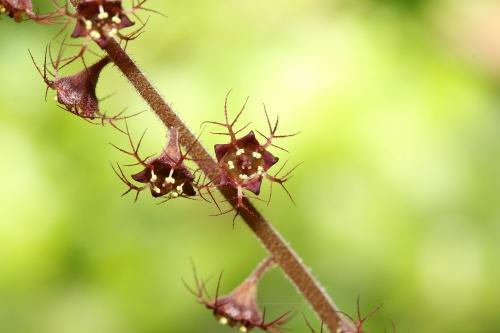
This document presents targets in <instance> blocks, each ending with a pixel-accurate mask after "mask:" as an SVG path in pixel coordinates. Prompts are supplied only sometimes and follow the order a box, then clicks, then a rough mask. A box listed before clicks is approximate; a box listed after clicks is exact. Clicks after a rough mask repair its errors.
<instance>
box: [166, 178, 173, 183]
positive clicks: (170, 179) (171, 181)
mask: <svg viewBox="0 0 500 333" xmlns="http://www.w3.org/2000/svg"><path fill="white" fill-rule="evenodd" d="M174 183H175V179H174V178H173V177H167V178H165V184H174Z"/></svg>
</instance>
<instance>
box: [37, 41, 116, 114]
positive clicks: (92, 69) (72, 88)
mask: <svg viewBox="0 0 500 333" xmlns="http://www.w3.org/2000/svg"><path fill="white" fill-rule="evenodd" d="M49 52H50V49H49V47H47V49H46V54H45V62H44V67H43V71H42V70H41V69H40V68H39V67H38V66H37V65H36V62H35V60H34V58H33V56H32V59H33V63H34V64H35V66H36V68H37V70H38V72H39V73H40V75H41V76H42V78H43V80H44V81H45V83H46V84H47V89H48V88H51V89H53V90H55V91H56V100H57V102H59V103H60V104H61V105H63V106H64V108H65V109H66V110H68V111H69V112H71V113H73V114H75V115H78V116H80V117H83V118H85V119H90V120H92V119H95V118H102V117H103V115H102V114H101V112H100V110H99V99H98V98H97V95H96V86H97V82H98V80H99V76H100V74H101V72H102V70H103V69H104V67H106V65H107V64H109V63H110V62H111V59H110V58H109V57H107V56H106V57H104V58H102V59H100V60H99V61H97V62H96V63H94V64H93V65H91V66H89V67H86V68H84V69H83V70H81V71H80V72H78V73H76V74H72V75H69V76H63V77H60V76H59V74H58V69H59V60H60V55H59V56H58V59H57V60H55V61H53V63H52V66H53V71H54V73H51V71H50V70H49V69H48V68H47V53H49ZM49 74H53V79H50V78H49V76H48V75H49ZM109 119H111V118H109Z"/></svg>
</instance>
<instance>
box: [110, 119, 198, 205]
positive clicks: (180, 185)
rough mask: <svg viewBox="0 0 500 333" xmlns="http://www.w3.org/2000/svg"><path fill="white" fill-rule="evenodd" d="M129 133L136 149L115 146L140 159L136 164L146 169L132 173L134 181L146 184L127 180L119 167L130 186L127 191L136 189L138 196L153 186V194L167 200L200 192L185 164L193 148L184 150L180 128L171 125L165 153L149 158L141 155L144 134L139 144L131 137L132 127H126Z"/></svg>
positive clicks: (118, 172) (124, 180)
mask: <svg viewBox="0 0 500 333" xmlns="http://www.w3.org/2000/svg"><path fill="white" fill-rule="evenodd" d="M126 134H127V135H128V137H129V142H130V146H131V148H132V151H131V152H130V151H126V150H124V149H121V148H118V147H116V146H115V147H116V148H117V149H119V150H120V151H122V152H124V153H126V154H128V155H130V156H132V157H134V158H135V159H136V160H137V163H136V165H141V166H142V168H143V169H142V170H141V171H140V172H138V173H135V174H133V175H132V179H133V180H135V181H136V182H138V183H141V184H142V185H139V186H138V185H135V184H133V183H132V182H131V181H129V180H128V179H127V177H126V176H125V174H124V173H123V171H122V169H121V167H120V166H118V171H117V170H116V169H115V172H116V174H117V175H118V177H119V178H120V179H121V180H122V181H123V182H124V183H125V184H126V185H127V186H128V187H129V189H128V190H127V191H126V192H125V193H124V194H127V193H129V192H131V191H136V193H137V195H136V199H137V197H138V195H139V193H140V192H142V191H143V190H146V189H149V190H150V191H151V195H152V196H153V197H155V198H158V197H163V198H166V199H167V200H169V199H174V198H177V197H192V196H195V195H196V190H195V179H194V176H193V174H192V173H191V171H190V170H189V168H188V167H187V166H186V165H185V163H184V162H185V160H186V157H187V155H188V154H189V149H188V150H187V151H186V152H185V153H182V152H181V148H180V146H179V132H178V130H177V128H176V127H170V128H169V141H168V144H167V146H166V147H165V148H164V149H163V151H162V152H161V154H159V155H158V156H156V157H151V158H146V159H143V158H141V157H140V156H139V148H140V145H141V142H142V138H143V137H144V134H143V136H142V137H141V139H140V140H139V142H138V144H137V145H135V144H134V143H133V141H132V139H131V136H130V132H129V129H128V126H126Z"/></svg>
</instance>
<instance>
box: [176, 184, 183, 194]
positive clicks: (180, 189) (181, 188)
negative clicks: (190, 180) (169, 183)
mask: <svg viewBox="0 0 500 333" xmlns="http://www.w3.org/2000/svg"><path fill="white" fill-rule="evenodd" d="M183 187H184V183H182V184H180V185H179V186H177V192H178V193H179V194H181V193H182V192H184V189H183Z"/></svg>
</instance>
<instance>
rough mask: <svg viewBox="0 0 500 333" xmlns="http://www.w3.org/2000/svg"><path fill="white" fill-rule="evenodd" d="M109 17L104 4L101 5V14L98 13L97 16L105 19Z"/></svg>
mask: <svg viewBox="0 0 500 333" xmlns="http://www.w3.org/2000/svg"><path fill="white" fill-rule="evenodd" d="M108 17H109V14H108V12H105V11H104V8H102V5H99V14H98V15H97V18H98V19H99V20H105V19H107V18H108Z"/></svg>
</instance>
